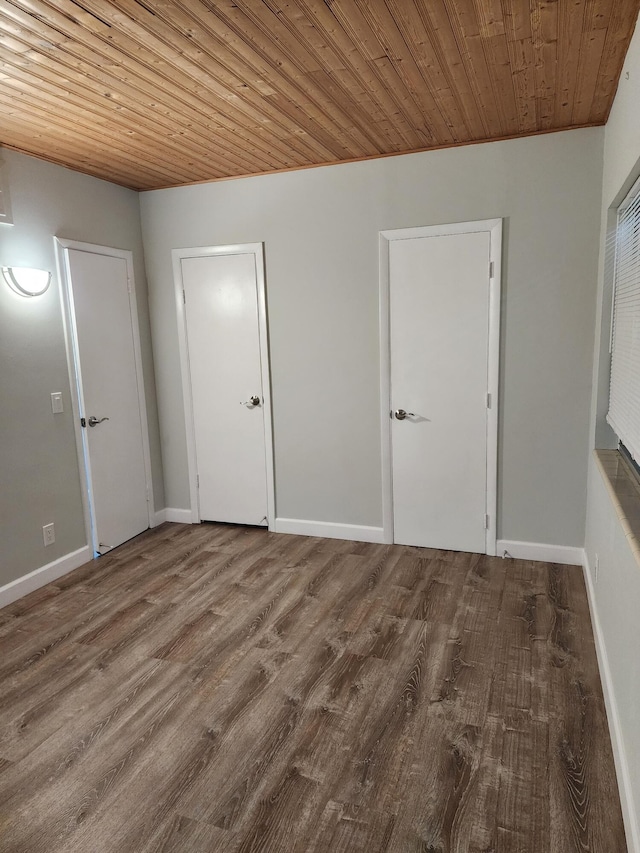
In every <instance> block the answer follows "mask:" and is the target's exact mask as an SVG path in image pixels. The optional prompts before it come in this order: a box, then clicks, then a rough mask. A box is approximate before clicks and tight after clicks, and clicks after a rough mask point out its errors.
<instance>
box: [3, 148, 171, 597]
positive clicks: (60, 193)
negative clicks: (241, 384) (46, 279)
mask: <svg viewBox="0 0 640 853" xmlns="http://www.w3.org/2000/svg"><path fill="white" fill-rule="evenodd" d="M2 155H3V159H4V161H5V163H6V169H7V177H8V184H9V189H10V194H11V204H12V209H13V219H14V223H15V224H14V225H13V226H10V225H5V224H2V225H0V263H2V264H3V265H9V266H11V265H15V266H34V267H40V268H44V269H48V270H51V271H52V272H53V281H52V284H51V287H50V288H49V290H48V291H47V292H46V293H45V294H44V295H43V296H42V297H39V298H37V299H24V298H22V297H20V296H17V295H16V294H15V293H13V292H12V291H10V290H9V288H8V287H7V286H6V285H5V283H4V282H3V281H2V280H0V484H1V485H0V586H3V585H4V584H6V583H8V582H9V581H12V580H15V579H16V578H18V577H21V576H23V575H26V574H27V573H29V572H31V571H33V570H35V569H38V568H40V567H42V566H44V565H46V564H48V563H51V562H53V561H54V560H57V559H59V558H62V557H64V556H65V555H67V554H69V553H71V552H73V551H75V550H77V549H78V548H81V547H82V546H83V545H85V544H86V541H87V540H86V537H85V530H84V517H83V510H82V498H81V491H80V480H79V473H78V462H77V455H76V447H75V438H74V429H73V423H72V412H71V397H70V389H69V378H68V371H67V362H66V355H65V342H64V336H63V326H62V313H61V307H60V295H59V287H58V280H57V275H56V260H55V252H54V242H53V237H54V235H56V236H60V237H68V238H70V239H73V240H81V241H85V242H89V243H98V244H101V245H108V246H115V247H119V248H122V249H131V250H133V253H134V259H135V275H136V285H137V290H138V306H139V312H140V326H141V337H142V351H143V363H144V372H145V384H146V392H147V400H148V416H149V423H150V432H151V436H150V438H151V453H152V466H153V480H154V497H155V501H156V505H157V506H158V507H159V508H162V507H163V506H164V494H163V485H162V468H161V458H160V441H159V432H158V427H157V411H156V408H155V388H154V377H153V366H152V360H151V343H150V330H149V319H148V307H147V298H146V280H145V275H144V266H143V253H142V242H141V233H140V219H139V205H138V195H137V194H136V193H135V192H132V191H131V190H126V189H123V188H122V187H117V186H115V185H114V184H110V183H107V182H106V181H99V180H97V179H95V178H91V177H88V176H87V175H81V174H79V173H77V172H72V171H70V170H69V169H64V168H62V167H60V166H55V165H52V164H50V163H45V162H43V161H41V160H37V159H35V158H33V157H26V156H24V155H22V154H17V153H15V152H13V151H3V152H2ZM52 391H62V393H63V401H64V408H65V411H64V413H63V414H61V415H55V416H54V415H53V414H52V412H51V399H50V394H51V392H52ZM52 521H53V522H54V523H55V530H56V542H55V544H54V545H50V546H49V547H47V548H46V549H45V547H44V545H43V541H42V526H43V525H44V524H47V523H49V522H52Z"/></svg>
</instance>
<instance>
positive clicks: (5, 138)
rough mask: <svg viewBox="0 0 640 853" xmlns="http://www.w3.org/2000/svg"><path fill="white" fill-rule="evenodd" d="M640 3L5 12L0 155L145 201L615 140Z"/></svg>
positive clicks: (400, 0)
mask: <svg viewBox="0 0 640 853" xmlns="http://www.w3.org/2000/svg"><path fill="white" fill-rule="evenodd" d="M639 9H640V0H144V2H139V0H0V112H1V118H0V144H2V145H5V146H7V147H11V148H15V149H17V150H20V151H24V152H26V153H29V154H33V155H35V156H38V157H42V158H45V159H49V160H52V161H53V162H56V163H61V164H63V165H66V166H69V167H71V168H73V169H78V170H80V171H83V172H87V173H88V174H92V175H96V176H97V177H101V178H105V179H106V180H111V181H114V182H116V183H119V184H122V185H124V186H128V187H133V188H135V189H152V188H157V187H165V186H176V185H180V184H185V183H192V182H197V181H206V180H216V179H221V178H229V177H235V176H240V175H249V174H262V173H267V172H274V171H282V170H287V169H295V168H305V167H309V166H314V165H320V164H323V163H335V162H346V161H352V160H358V159H365V158H370V157H376V156H386V155H391V154H397V153H402V152H409V151H418V150H428V149H430V148H440V147H446V146H451V145H458V144H467V143H471V142H481V141H487V140H491V139H504V138H511V137H517V136H521V135H528V134H532V133H540V132H546V131H550V130H561V129H567V128H572V127H585V126H589V125H598V124H603V123H604V122H605V121H606V119H607V117H608V114H609V111H610V109H611V104H612V101H613V97H614V95H615V91H616V87H617V84H618V79H619V76H620V73H621V70H622V64H623V61H624V56H625V53H626V50H627V48H628V44H629V41H630V38H631V35H632V33H633V29H634V26H635V22H636V19H637V16H638V11H639Z"/></svg>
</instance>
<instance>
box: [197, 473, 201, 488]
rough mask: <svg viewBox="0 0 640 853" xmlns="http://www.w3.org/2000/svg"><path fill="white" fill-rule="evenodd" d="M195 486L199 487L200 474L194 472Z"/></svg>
mask: <svg viewBox="0 0 640 853" xmlns="http://www.w3.org/2000/svg"><path fill="white" fill-rule="evenodd" d="M196 487H197V488H198V489H199V488H200V474H196Z"/></svg>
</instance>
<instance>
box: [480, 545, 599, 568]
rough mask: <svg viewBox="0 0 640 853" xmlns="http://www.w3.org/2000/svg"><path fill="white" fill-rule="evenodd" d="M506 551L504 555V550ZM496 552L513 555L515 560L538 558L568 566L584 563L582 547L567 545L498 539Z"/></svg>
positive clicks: (499, 555) (540, 560)
mask: <svg viewBox="0 0 640 853" xmlns="http://www.w3.org/2000/svg"><path fill="white" fill-rule="evenodd" d="M505 551H506V552H507V553H506V555H505V554H504V552H505ZM496 554H497V555H498V557H502V556H503V555H505V556H507V557H514V558H515V559H516V560H538V561H539V562H542V563H564V564H565V565H569V566H582V565H583V564H584V548H571V547H569V546H568V545H545V544H543V543H542V542H517V541H514V540H511V539H498V541H497V542H496Z"/></svg>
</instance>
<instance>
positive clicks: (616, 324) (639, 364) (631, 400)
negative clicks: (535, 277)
mask: <svg viewBox="0 0 640 853" xmlns="http://www.w3.org/2000/svg"><path fill="white" fill-rule="evenodd" d="M607 420H608V421H609V423H610V424H611V427H612V428H613V429H614V431H615V432H616V434H617V436H618V438H619V439H620V440H621V441H622V443H623V444H624V445H625V446H626V447H627V448H628V450H629V452H630V453H631V455H632V456H633V458H634V459H635V460H636V462H639V461H640V180H639V181H637V182H636V183H635V185H634V186H633V189H632V190H631V192H630V193H629V195H628V196H627V198H626V199H625V200H624V202H623V203H622V205H621V206H620V208H619V210H618V221H617V226H616V248H615V266H614V273H613V320H612V330H611V380H610V385H609V413H608V415H607Z"/></svg>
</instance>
